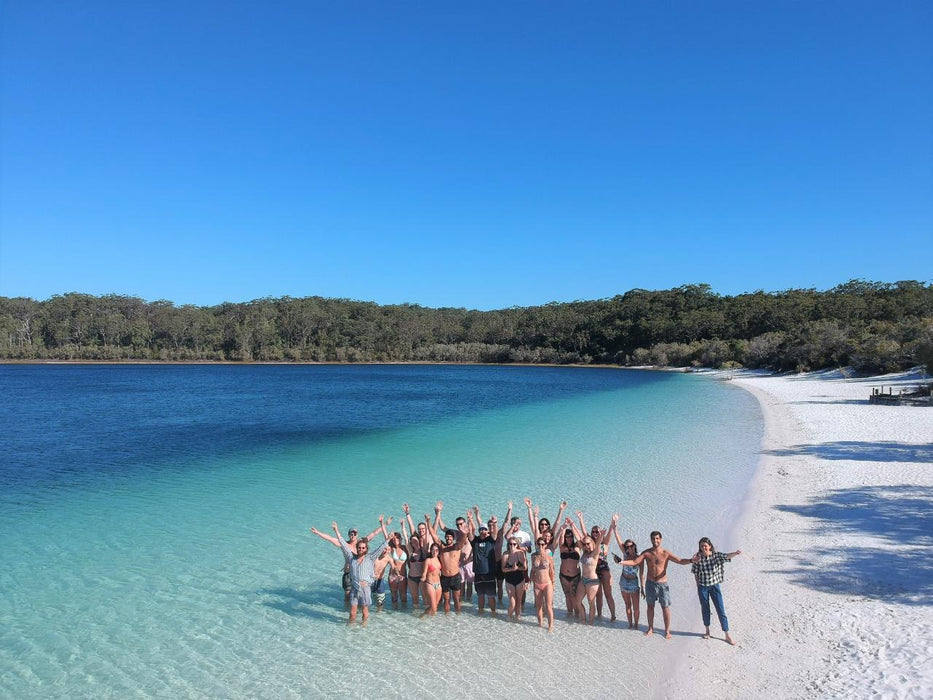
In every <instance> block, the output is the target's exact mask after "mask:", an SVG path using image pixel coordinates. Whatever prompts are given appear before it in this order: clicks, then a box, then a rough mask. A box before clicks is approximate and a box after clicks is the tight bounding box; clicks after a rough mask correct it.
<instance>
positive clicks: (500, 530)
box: [489, 501, 512, 603]
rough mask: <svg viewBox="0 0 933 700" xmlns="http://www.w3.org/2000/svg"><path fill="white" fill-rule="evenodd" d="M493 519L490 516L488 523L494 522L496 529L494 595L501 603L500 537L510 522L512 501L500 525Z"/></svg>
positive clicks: (502, 587)
mask: <svg viewBox="0 0 933 700" xmlns="http://www.w3.org/2000/svg"><path fill="white" fill-rule="evenodd" d="M495 517H496V516H495V515H494V516H492V518H491V519H490V521H489V522H490V523H492V522H494V521H495V522H496V526H497V528H498V532H497V534H496V552H497V554H496V562H497V564H496V594H497V595H498V596H499V603H502V593H503V591H504V584H505V572H504V571H502V536H503V534H504V533H505V531H506V530H507V529H508V528H509V526H510V523H511V522H512V501H509V509H508V511H506V514H505V517H504V518H503V519H502V522H501V523H499V522H498V521H496V520H495Z"/></svg>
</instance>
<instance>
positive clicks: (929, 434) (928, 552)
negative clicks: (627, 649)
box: [657, 371, 933, 698]
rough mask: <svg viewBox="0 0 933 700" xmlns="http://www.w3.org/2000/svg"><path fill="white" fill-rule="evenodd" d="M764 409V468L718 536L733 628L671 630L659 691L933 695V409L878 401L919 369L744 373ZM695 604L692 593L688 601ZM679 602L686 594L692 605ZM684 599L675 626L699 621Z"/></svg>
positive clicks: (740, 379) (744, 382) (742, 379)
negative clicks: (676, 635) (726, 631)
mask: <svg viewBox="0 0 933 700" xmlns="http://www.w3.org/2000/svg"><path fill="white" fill-rule="evenodd" d="M733 381H734V382H735V383H736V384H738V385H740V386H742V387H743V388H745V389H747V390H748V391H750V392H752V393H753V394H754V395H755V396H756V397H757V398H758V400H759V402H760V403H761V407H762V410H763V412H764V416H765V436H764V444H763V446H762V454H761V461H760V464H759V467H758V471H757V473H756V475H755V477H754V479H753V482H752V483H751V485H750V488H749V492H748V497H747V503H746V507H745V510H744V513H743V516H742V517H741V518H740V520H739V521H738V522H737V523H736V528H735V531H734V532H733V535H732V537H731V538H730V541H727V542H721V543H716V544H717V547H718V548H719V549H720V550H721V551H731V550H733V549H736V548H738V549H741V550H742V551H743V554H742V555H741V556H739V557H737V558H735V559H734V560H733V561H732V563H731V564H728V565H727V567H726V581H725V583H724V584H723V591H724V598H725V604H726V612H727V614H728V616H729V621H730V625H731V628H732V634H733V635H734V636H735V638H736V641H737V643H738V646H737V647H730V646H729V645H728V644H726V643H725V642H724V641H723V639H722V633H721V632H720V630H719V624H718V621H717V619H716V615H715V613H713V619H712V625H711V629H712V631H713V637H714V639H712V640H709V641H705V640H701V639H699V638H696V637H687V638H681V639H675V640H674V642H675V645H676V646H677V647H678V649H677V652H676V653H677V655H678V656H679V657H680V661H679V662H678V665H677V666H675V668H676V671H675V677H674V678H673V679H672V680H671V681H670V682H668V683H666V684H665V685H662V686H661V687H659V688H657V691H658V692H657V696H659V697H696V698H749V697H760V696H768V697H773V698H804V697H806V698H811V697H833V698H839V697H847V698H868V697H883V698H888V697H890V698H929V697H933V408H926V407H912V406H876V405H870V404H869V403H868V396H869V395H870V393H871V388H872V387H876V386H881V385H885V386H886V387H887V386H891V385H893V386H894V387H895V391H896V390H897V388H902V387H906V386H909V385H914V384H917V383H918V381H919V374H918V373H906V374H900V375H888V376H884V377H872V378H868V379H846V378H845V377H844V376H842V374H841V373H840V372H838V371H834V372H822V373H811V374H805V375H795V376H781V377H777V376H766V375H755V374H753V373H746V374H741V373H740V374H738V375H736V377H735V378H734V380H733ZM686 607H687V606H684V608H686ZM682 609H683V608H682ZM682 614H690V615H694V616H695V618H696V619H695V620H694V621H693V622H694V624H695V625H696V629H697V630H698V631H702V623H701V621H700V617H699V606H698V604H696V603H695V602H693V601H692V606H691V607H690V611H689V612H687V611H684V613H681V612H680V611H678V615H677V620H676V625H675V626H678V627H686V628H688V629H689V625H688V624H687V621H686V620H685V619H684V618H683V617H682Z"/></svg>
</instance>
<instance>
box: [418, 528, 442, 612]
mask: <svg viewBox="0 0 933 700" xmlns="http://www.w3.org/2000/svg"><path fill="white" fill-rule="evenodd" d="M424 522H425V523H426V527H428V526H430V524H431V516H430V515H428V514H427V513H425V515H424ZM435 539H436V538H435ZM440 551H441V547H440V545H439V544H438V543H437V542H432V543H431V546H430V547H428V556H427V558H426V559H425V560H424V576H423V577H422V579H421V597H422V598H424V612H423V613H421V617H424V616H425V615H436V614H437V604H438V603H439V602H440V600H441V560H440V559H439V558H438V554H440Z"/></svg>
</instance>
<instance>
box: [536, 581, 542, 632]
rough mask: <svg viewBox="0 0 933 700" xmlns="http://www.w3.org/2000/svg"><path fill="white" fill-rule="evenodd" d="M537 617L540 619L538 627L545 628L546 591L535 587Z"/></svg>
mask: <svg viewBox="0 0 933 700" xmlns="http://www.w3.org/2000/svg"><path fill="white" fill-rule="evenodd" d="M535 617H537V618H538V627H544V591H542V590H541V589H540V588H538V587H537V585H536V586H535Z"/></svg>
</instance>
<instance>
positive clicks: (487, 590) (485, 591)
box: [473, 573, 496, 596]
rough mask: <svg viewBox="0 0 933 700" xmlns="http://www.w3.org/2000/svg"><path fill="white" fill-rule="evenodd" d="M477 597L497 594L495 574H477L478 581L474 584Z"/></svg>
mask: <svg viewBox="0 0 933 700" xmlns="http://www.w3.org/2000/svg"><path fill="white" fill-rule="evenodd" d="M473 587H474V588H475V589H476V593H477V595H490V596H492V595H495V594H496V575H495V574H494V573H488V574H476V581H475V583H474V584H473Z"/></svg>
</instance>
